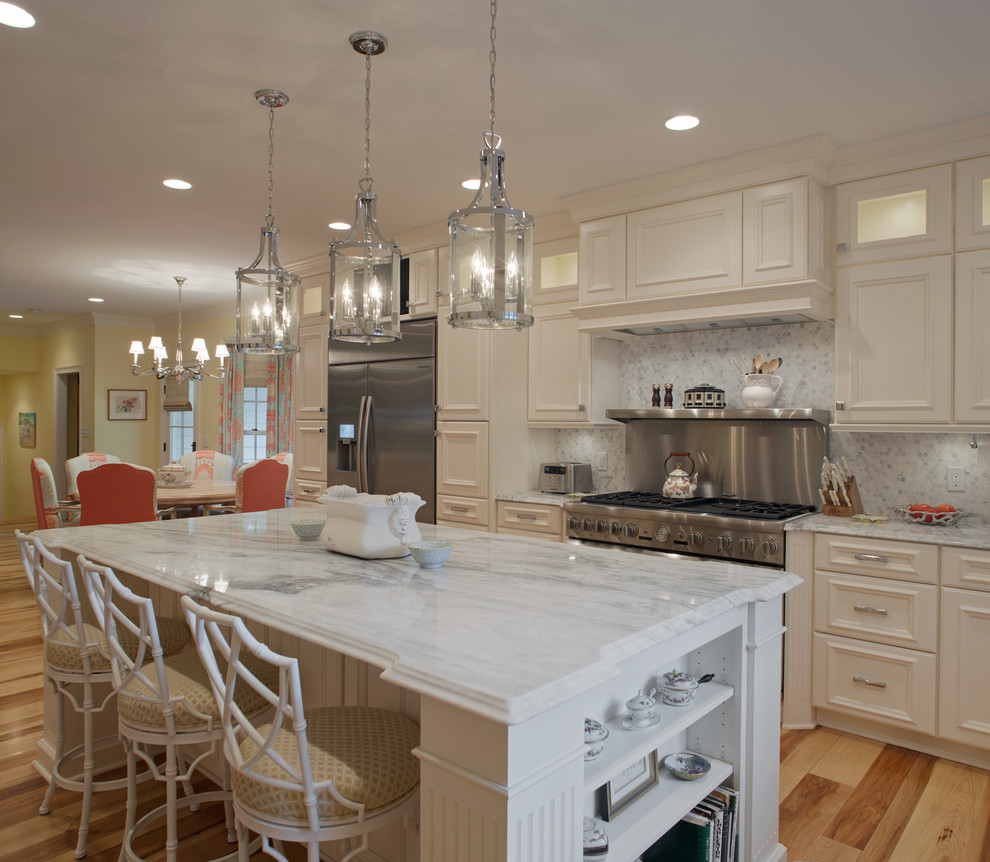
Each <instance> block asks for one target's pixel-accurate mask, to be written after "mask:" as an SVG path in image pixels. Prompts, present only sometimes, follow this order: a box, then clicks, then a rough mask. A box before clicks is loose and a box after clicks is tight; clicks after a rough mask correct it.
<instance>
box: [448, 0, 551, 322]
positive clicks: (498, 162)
mask: <svg viewBox="0 0 990 862" xmlns="http://www.w3.org/2000/svg"><path fill="white" fill-rule="evenodd" d="M495 12H496V0H491V18H492V23H491V29H490V30H489V37H490V40H491V51H490V52H489V61H490V65H491V74H490V76H489V79H488V84H489V87H488V89H489V102H488V131H487V132H486V133H485V134H484V136H483V142H484V147H485V148H484V149H483V150H482V151H481V172H480V177H481V185H480V187H479V188H478V191H477V193H476V194H475V196H474V199H473V200H472V201H471V203H470V204H469V205H468V206H467V207H465V208H464V209H460V210H455V211H454V212H452V213H451V214H450V216H449V217H448V219H447V226H448V227H449V229H450V316H449V317H448V318H447V319H448V322H449V323H450V324H451V326H462V327H467V328H471V329H507V328H514V329H522V327H524V326H531V325H532V323H533V314H532V295H533V217H532V216H531V215H530V214H529V213H528V212H525V211H523V210H517V209H513V208H512V207H511V206H510V205H509V201H508V199H507V198H506V194H505V168H504V162H505V154H504V153H503V152H502V149H501V147H502V138H501V137H500V136H499V135H497V134H495Z"/></svg>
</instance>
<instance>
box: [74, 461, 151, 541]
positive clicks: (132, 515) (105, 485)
mask: <svg viewBox="0 0 990 862" xmlns="http://www.w3.org/2000/svg"><path fill="white" fill-rule="evenodd" d="M79 502H80V505H81V508H82V512H81V515H80V524H81V525H82V526H84V527H85V526H89V525H92V524H134V523H137V522H140V521H155V520H157V519H158V477H157V475H156V474H155V471H154V470H149V469H148V468H147V467H142V466H140V465H139V464H124V463H120V464H103V465H102V466H101V467H99V468H98V469H96V470H87V471H86V472H84V473H80V474H79Z"/></svg>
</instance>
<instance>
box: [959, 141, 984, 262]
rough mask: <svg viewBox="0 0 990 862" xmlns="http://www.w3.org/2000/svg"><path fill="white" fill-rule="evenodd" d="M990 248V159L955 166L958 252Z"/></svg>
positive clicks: (970, 161)
mask: <svg viewBox="0 0 990 862" xmlns="http://www.w3.org/2000/svg"><path fill="white" fill-rule="evenodd" d="M973 248H990V156H983V157H982V158H979V159H967V160H966V161H964V162H957V163H956V251H964V250H966V249H973Z"/></svg>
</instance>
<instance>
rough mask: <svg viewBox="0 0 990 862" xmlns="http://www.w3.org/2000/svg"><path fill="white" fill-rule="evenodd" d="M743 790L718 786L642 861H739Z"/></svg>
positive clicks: (654, 846) (658, 842) (657, 843)
mask: <svg viewBox="0 0 990 862" xmlns="http://www.w3.org/2000/svg"><path fill="white" fill-rule="evenodd" d="M738 815H739V791H737V790H733V789H732V788H731V787H716V788H715V789H714V790H713V791H712V792H711V793H709V794H708V795H707V796H706V797H705V798H704V799H702V800H701V802H699V803H698V804H697V805H696V806H695V807H694V808H692V809H691V810H690V811H689V812H688V813H687V814H685V815H684V817H683V818H682V819H681V820H680V821H678V822H677V823H675V824H674V825H673V826H672V827H671V828H670V829H669V830H668V831H667V833H666V834H665V835H664V836H663V837H662V838H661V839H660V840H659V841H657V842H656V843H655V844H653V845H652V846H651V847H650V848H649V850H647V851H646V852H645V853H644V854H643V855H642V857H640V858H641V859H642V862H660V860H667V862H671V860H676V862H739V828H738V820H739V817H738Z"/></svg>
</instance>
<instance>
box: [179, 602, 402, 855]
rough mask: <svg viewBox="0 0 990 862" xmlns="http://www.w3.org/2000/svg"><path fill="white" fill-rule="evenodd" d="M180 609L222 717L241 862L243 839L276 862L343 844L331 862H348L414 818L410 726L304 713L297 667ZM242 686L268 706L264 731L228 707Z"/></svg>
mask: <svg viewBox="0 0 990 862" xmlns="http://www.w3.org/2000/svg"><path fill="white" fill-rule="evenodd" d="M182 607H183V609H184V611H185V613H186V618H187V620H188V621H189V625H190V627H191V628H192V631H193V641H194V642H195V644H196V649H197V650H198V652H199V657H200V659H201V660H202V662H203V666H204V667H205V668H206V670H207V673H208V675H209V679H210V685H211V686H212V688H213V694H214V696H215V698H216V702H217V707H218V710H219V713H220V715H221V716H222V721H223V732H224V753H225V754H226V756H227V759H228V760H229V762H230V766H231V769H232V770H233V776H232V784H231V787H232V791H233V797H234V817H235V819H236V821H237V840H238V846H239V848H240V850H241V855H240V856H239V859H240V860H241V862H246V860H247V858H248V856H247V849H246V848H247V837H248V831H249V830H251V831H253V832H257V833H259V834H260V835H261V847H262V850H263V851H264V852H265V853H267V854H268V855H269V856H272V857H274V858H276V859H280V860H283V862H285V858H286V857H285V856H284V855H283V854H282V853H281V851H280V842H281V841H283V840H284V841H295V842H302V843H305V844H306V847H307V859H308V860H309V862H317V860H319V858H320V842H321V841H336V840H341V839H347V845H348V850H347V852H346V853H345V855H344V856H343V857H341V859H340V862H348V860H351V859H354V857H355V856H357V854H358V853H360V852H362V851H363V850H366V849H367V847H368V834H369V833H370V832H372V831H373V830H375V829H378V828H379V827H381V826H384V825H386V824H388V823H391V822H393V821H395V820H397V819H399V818H407V817H408V816H409V815H410V814H411V813H412V812H413V811H414V810H415V808H416V805H417V803H418V801H419V761H418V760H417V759H416V757H415V756H414V755H413V754H412V750H413V748H415V747H416V746H417V745H418V744H419V728H418V727H417V726H416V725H415V724H414V723H413V722H412V721H411V720H410V719H409V718H407V717H406V716H404V715H401V714H399V713H397V712H393V711H391V710H387V709H378V708H375V707H368V706H335V707H324V708H322V709H312V710H305V711H304V710H303V702H302V687H301V685H300V681H299V660H298V659H295V658H289V657H287V656H282V655H279V654H277V653H275V652H272V650H270V649H269V648H268V647H267V646H265V645H264V644H262V643H260V642H259V641H257V640H256V639H255V638H254V636H253V635H252V634H251V633H250V632H249V631H248V629H247V626H246V625H245V624H244V622H243V621H242V620H241V619H239V618H238V617H234V616H230V615H228V614H223V613H220V612H217V611H213V610H211V609H209V608H205V607H202V606H201V605H199V604H197V603H196V602H194V601H193V600H192V599H191V598H189V596H183V598H182ZM217 656H220V657H222V659H223V663H221V662H220V661H219V660H218V658H217ZM252 659H256V660H262V661H263V662H264V663H265V664H267V665H268V666H269V667H271V668H272V669H273V670H274V671H275V672H276V680H275V681H276V683H277V685H274V686H273V685H272V684H270V683H268V682H266V681H265V680H264V678H262V677H261V676H260V675H258V674H256V673H254V672H253V671H252V669H251V664H250V662H251V660H252ZM242 686H243V687H244V688H250V689H251V690H253V691H255V692H257V694H258V696H259V697H262V698H264V700H265V701H267V702H268V703H269V704H271V706H272V707H273V708H274V710H275V713H274V715H273V716H266V718H265V720H264V721H263V722H261V721H258V720H253V719H252V718H250V717H249V716H247V715H246V714H245V713H244V711H243V710H242V709H241V708H240V706H239V705H238V703H237V699H238V694H237V693H238V692H239V691H240V690H241V687H242ZM358 837H360V842H359V843H355V841H354V840H353V839H355V838H358ZM273 841H274V843H275V847H273V846H272V842H273ZM276 848H279V849H276Z"/></svg>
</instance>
